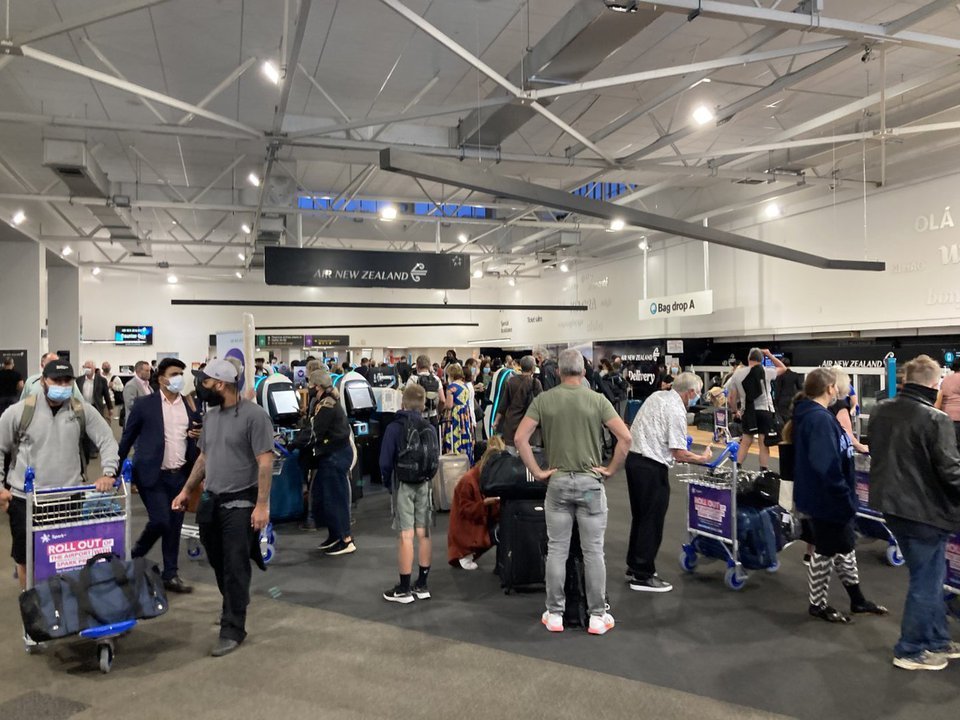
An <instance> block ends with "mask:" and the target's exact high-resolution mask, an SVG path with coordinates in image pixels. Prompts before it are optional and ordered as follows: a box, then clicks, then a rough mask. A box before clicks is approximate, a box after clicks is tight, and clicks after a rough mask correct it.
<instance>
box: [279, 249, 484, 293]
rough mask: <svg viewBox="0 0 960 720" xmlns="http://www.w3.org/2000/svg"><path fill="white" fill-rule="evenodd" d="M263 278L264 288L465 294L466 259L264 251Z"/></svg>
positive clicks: (457, 256)
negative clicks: (358, 288) (444, 291)
mask: <svg viewBox="0 0 960 720" xmlns="http://www.w3.org/2000/svg"><path fill="white" fill-rule="evenodd" d="M263 275H264V279H265V280H266V283H267V285H309V286H315V287H383V288H412V289H417V288H423V289H431V290H467V289H469V287H470V260H469V258H468V257H467V256H465V255H463V254H461V253H444V254H440V253H415V252H379V251H371V250H328V249H323V248H288V247H268V248H266V254H265V257H264V268H263Z"/></svg>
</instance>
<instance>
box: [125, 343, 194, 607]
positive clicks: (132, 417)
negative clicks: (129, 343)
mask: <svg viewBox="0 0 960 720" xmlns="http://www.w3.org/2000/svg"><path fill="white" fill-rule="evenodd" d="M185 369H186V365H184V364H183V363H182V362H180V360H177V359H176V358H164V359H163V360H161V361H160V364H159V366H158V367H157V378H158V382H159V385H160V392H157V393H153V394H151V395H146V396H144V397H142V398H140V400H139V401H138V402H136V403H134V404H133V407H132V408H131V411H130V414H129V416H127V422H126V424H125V425H124V427H123V437H122V438H121V439H120V459H121V461H122V460H123V459H124V458H126V457H127V455H128V454H129V452H130V448H131V447H132V448H134V449H135V450H136V452H135V453H134V456H133V482H134V483H135V484H136V486H137V490H138V491H139V493H140V499H141V500H143V504H144V506H145V507H146V508H147V516H148V518H149V520H148V522H147V527H146V528H144V530H143V534H142V535H141V536H140V539H139V540H137V544H136V545H135V546H134V548H133V557H135V558H136V557H143V556H144V555H146V554H147V553H148V552H150V548H152V547H153V545H154V543H156V542H157V540H160V541H161V548H162V550H163V575H162V577H163V584H164V587H166V588H167V590H169V591H171V592H177V593H188V592H191V591H192V590H193V588H192V587H191V586H189V585H187V584H186V583H185V582H183V580H182V579H181V578H180V576H179V575H178V574H177V559H178V557H179V554H180V528H181V527H182V526H183V513H182V512H176V511H174V510H171V504H172V502H173V499H174V498H175V497H176V496H177V495H178V494H179V493H180V491H181V490H182V489H183V485H184V483H185V482H186V480H187V478H188V477H189V476H190V470H191V469H192V467H193V463H194V461H195V460H196V458H197V455H198V454H199V453H198V449H197V438H198V437H199V436H200V426H201V424H202V419H201V416H200V412H199V411H198V409H197V406H196V404H195V403H194V401H193V399H192V398H191V397H190V396H189V395H182V394H181V392H182V391H183V382H184V379H183V371H184V370H185Z"/></svg>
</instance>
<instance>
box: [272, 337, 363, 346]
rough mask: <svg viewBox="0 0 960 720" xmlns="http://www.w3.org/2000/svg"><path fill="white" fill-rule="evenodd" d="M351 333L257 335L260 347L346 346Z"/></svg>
mask: <svg viewBox="0 0 960 720" xmlns="http://www.w3.org/2000/svg"><path fill="white" fill-rule="evenodd" d="M349 344H350V336H349V335H257V347H258V348H313V347H316V348H321V347H346V346H348V345H349Z"/></svg>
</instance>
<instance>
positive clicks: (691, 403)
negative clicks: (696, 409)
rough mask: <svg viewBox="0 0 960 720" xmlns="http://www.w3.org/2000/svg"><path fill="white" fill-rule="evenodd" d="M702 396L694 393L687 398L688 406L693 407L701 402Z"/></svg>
mask: <svg viewBox="0 0 960 720" xmlns="http://www.w3.org/2000/svg"><path fill="white" fill-rule="evenodd" d="M699 400H700V398H699V397H697V396H696V395H694V396H693V397H692V398H690V399H689V400H687V407H693V406H694V405H696V404H697V403H698V402H699Z"/></svg>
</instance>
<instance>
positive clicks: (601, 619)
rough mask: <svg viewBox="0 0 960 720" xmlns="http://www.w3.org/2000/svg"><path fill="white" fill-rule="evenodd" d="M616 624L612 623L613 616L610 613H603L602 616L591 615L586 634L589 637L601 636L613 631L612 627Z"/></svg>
mask: <svg viewBox="0 0 960 720" xmlns="http://www.w3.org/2000/svg"><path fill="white" fill-rule="evenodd" d="M615 624H616V623H615V622H614V619H613V615H611V614H610V613H604V614H603V615H591V616H590V627H589V628H588V629H587V632H588V633H590V634H591V635H603V634H604V633H606V632H607V630H613V626H614V625H615Z"/></svg>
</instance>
